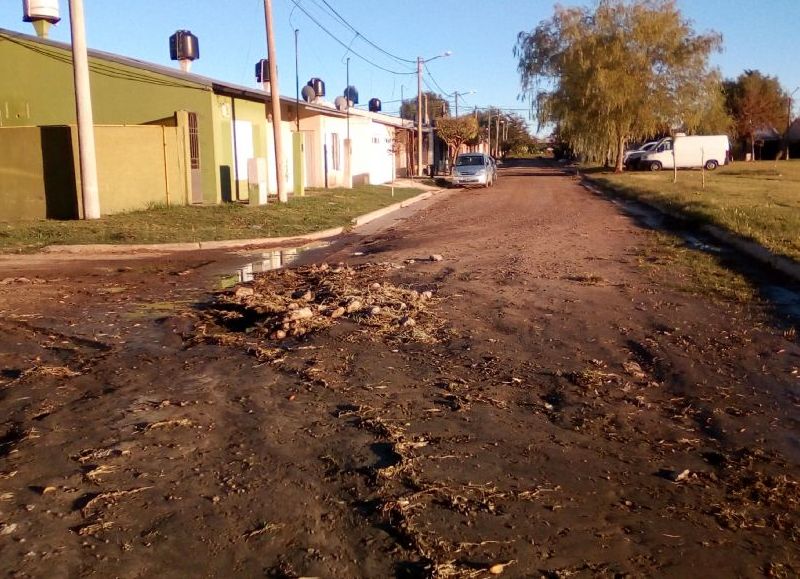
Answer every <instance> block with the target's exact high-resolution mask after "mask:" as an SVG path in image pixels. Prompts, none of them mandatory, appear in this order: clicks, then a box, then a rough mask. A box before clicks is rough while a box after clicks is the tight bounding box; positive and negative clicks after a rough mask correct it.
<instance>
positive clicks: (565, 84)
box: [514, 0, 722, 171]
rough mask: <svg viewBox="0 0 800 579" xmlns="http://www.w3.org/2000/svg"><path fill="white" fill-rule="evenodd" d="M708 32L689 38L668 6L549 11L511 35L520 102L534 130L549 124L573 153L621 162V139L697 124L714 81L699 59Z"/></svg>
mask: <svg viewBox="0 0 800 579" xmlns="http://www.w3.org/2000/svg"><path fill="white" fill-rule="evenodd" d="M721 42H722V38H721V36H719V35H718V34H716V33H707V34H697V33H695V32H694V30H693V29H692V26H691V23H690V22H689V21H688V20H686V19H684V18H683V17H682V15H681V13H680V11H679V10H678V9H677V7H676V5H675V1H674V0H633V1H631V2H626V1H625V0H600V2H599V4H598V5H597V8H596V9H594V10H591V9H589V8H585V7H578V8H565V7H557V8H556V10H555V13H554V15H553V17H552V18H551V19H549V20H544V21H542V22H540V23H539V25H538V26H537V27H536V28H535V29H534V30H532V31H531V32H520V33H519V35H518V37H517V44H516V46H515V48H514V54H515V56H517V57H518V66H517V70H518V71H519V74H520V81H521V88H522V96H523V98H530V99H532V100H533V104H534V105H535V110H536V114H537V117H538V120H539V125H540V127H541V126H542V125H545V124H552V125H555V126H557V127H558V131H559V135H560V136H561V138H562V139H563V140H564V141H565V143H566V144H568V145H569V147H570V148H571V149H572V150H574V151H575V152H576V153H578V154H581V155H583V156H585V157H587V158H590V159H593V160H602V159H605V158H607V157H608V155H609V152H611V153H612V155H614V154H615V156H616V170H617V171H622V156H623V153H624V150H625V144H626V142H628V141H629V140H643V139H646V138H647V137H650V136H652V135H654V134H657V133H659V132H664V131H665V130H666V132H669V131H670V130H674V128H676V127H679V126H683V127H685V128H686V129H687V130H694V129H695V128H696V127H698V126H700V124H701V120H702V119H703V111H704V110H708V106H709V105H708V100H709V98H718V96H717V97H714V95H719V76H718V75H717V74H714V73H713V72H710V71H709V68H708V56H709V54H710V53H711V52H712V51H713V50H716V49H718V48H719V47H720V45H721Z"/></svg>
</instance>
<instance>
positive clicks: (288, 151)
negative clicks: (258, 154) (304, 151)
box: [266, 120, 295, 195]
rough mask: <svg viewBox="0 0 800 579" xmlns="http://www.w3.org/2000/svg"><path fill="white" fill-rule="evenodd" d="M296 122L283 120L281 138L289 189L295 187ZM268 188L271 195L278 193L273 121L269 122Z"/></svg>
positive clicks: (285, 179)
mask: <svg viewBox="0 0 800 579" xmlns="http://www.w3.org/2000/svg"><path fill="white" fill-rule="evenodd" d="M294 129H295V123H294V122H291V121H283V120H282V121H281V139H282V140H283V143H282V145H283V151H284V153H283V167H282V171H283V179H284V183H286V189H287V191H291V190H292V189H293V188H294V175H293V173H294V171H293V169H292V168H293V167H294V154H293V153H294V151H293V148H292V132H293V130H294ZM266 140H267V188H268V191H269V194H270V195H277V194H278V180H277V179H276V176H275V171H276V169H275V139H274V137H273V134H272V123H271V122H269V121H268V122H267V134H266Z"/></svg>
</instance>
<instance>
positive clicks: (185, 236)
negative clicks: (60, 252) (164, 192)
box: [0, 185, 422, 253]
mask: <svg viewBox="0 0 800 579" xmlns="http://www.w3.org/2000/svg"><path fill="white" fill-rule="evenodd" d="M420 193H422V191H421V190H420V189H412V188H403V189H401V188H395V190H394V197H392V194H391V188H390V187H385V186H378V185H366V186H360V187H355V188H353V189H327V190H306V196H305V197H296V198H293V199H291V200H290V201H289V203H286V204H282V203H277V202H272V199H273V198H272V197H270V204H269V205H266V206H260V207H250V206H248V205H240V204H234V203H228V204H225V205H217V206H208V207H184V206H177V207H153V208H151V209H148V210H145V211H135V212H130V213H122V214H119V215H110V216H108V217H103V218H102V219H98V220H93V221H54V220H46V221H44V220H43V221H23V222H10V223H9V222H2V221H0V252H5V253H9V252H27V251H35V250H37V249H40V248H42V247H44V246H46V245H53V244H59V245H69V244H83V243H178V242H182V241H212V240H220V239H251V238H260V237H284V236H290V235H301V234H306V233H311V232H314V231H319V230H322V229H328V228H331V227H338V226H344V225H348V224H349V223H350V222H351V221H352V219H353V218H354V217H357V216H359V215H362V214H364V213H369V212H370V211H374V210H376V209H380V208H381V207H385V206H387V205H391V204H392V203H396V202H398V201H403V200H405V199H408V198H410V197H414V196H415V195H418V194H420Z"/></svg>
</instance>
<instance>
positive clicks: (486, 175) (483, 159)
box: [453, 153, 497, 187]
mask: <svg viewBox="0 0 800 579" xmlns="http://www.w3.org/2000/svg"><path fill="white" fill-rule="evenodd" d="M496 180H497V168H496V165H495V163H494V160H493V159H492V158H491V157H490V156H489V155H485V154H483V153H461V154H460V155H459V156H458V157H456V164H455V166H454V167H453V185H482V186H483V187H491V186H492V185H494V183H495V181H496Z"/></svg>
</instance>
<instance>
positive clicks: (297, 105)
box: [294, 28, 300, 132]
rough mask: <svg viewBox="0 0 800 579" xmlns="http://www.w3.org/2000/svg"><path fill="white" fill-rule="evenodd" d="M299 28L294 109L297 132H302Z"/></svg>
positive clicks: (295, 65) (295, 57)
mask: <svg viewBox="0 0 800 579" xmlns="http://www.w3.org/2000/svg"><path fill="white" fill-rule="evenodd" d="M299 33H300V29H299V28H295V29H294V107H295V113H296V114H295V116H296V117H297V132H300V57H299V56H298V54H297V35H298V34H299Z"/></svg>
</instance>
